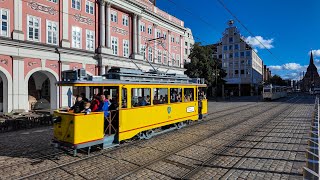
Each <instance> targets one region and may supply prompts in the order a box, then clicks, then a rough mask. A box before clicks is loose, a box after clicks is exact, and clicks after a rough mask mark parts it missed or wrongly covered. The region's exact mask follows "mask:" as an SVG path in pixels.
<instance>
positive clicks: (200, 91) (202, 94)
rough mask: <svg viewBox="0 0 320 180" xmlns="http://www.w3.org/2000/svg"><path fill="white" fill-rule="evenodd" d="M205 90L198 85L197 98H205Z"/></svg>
mask: <svg viewBox="0 0 320 180" xmlns="http://www.w3.org/2000/svg"><path fill="white" fill-rule="evenodd" d="M206 92H207V90H206V88H205V87H199V91H198V98H199V100H202V99H207V94H206Z"/></svg>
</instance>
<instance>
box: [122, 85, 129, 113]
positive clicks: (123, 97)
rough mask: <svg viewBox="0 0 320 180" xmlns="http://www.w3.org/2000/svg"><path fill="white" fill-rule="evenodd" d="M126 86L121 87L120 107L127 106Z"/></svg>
mask: <svg viewBox="0 0 320 180" xmlns="http://www.w3.org/2000/svg"><path fill="white" fill-rule="evenodd" d="M127 97H128V96H127V88H123V89H122V95H121V108H127Z"/></svg>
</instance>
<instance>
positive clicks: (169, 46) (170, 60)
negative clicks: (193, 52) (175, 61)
mask: <svg viewBox="0 0 320 180" xmlns="http://www.w3.org/2000/svg"><path fill="white" fill-rule="evenodd" d="M168 37H169V39H168V40H169V41H168V48H167V49H168V65H170V63H169V62H171V65H172V56H171V55H172V54H171V31H168Z"/></svg>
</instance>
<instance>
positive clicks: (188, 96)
mask: <svg viewBox="0 0 320 180" xmlns="http://www.w3.org/2000/svg"><path fill="white" fill-rule="evenodd" d="M193 100H194V89H193V88H184V102H189V101H193Z"/></svg>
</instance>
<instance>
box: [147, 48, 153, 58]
mask: <svg viewBox="0 0 320 180" xmlns="http://www.w3.org/2000/svg"><path fill="white" fill-rule="evenodd" d="M148 61H150V62H152V61H153V60H152V48H151V47H149V48H148Z"/></svg>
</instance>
